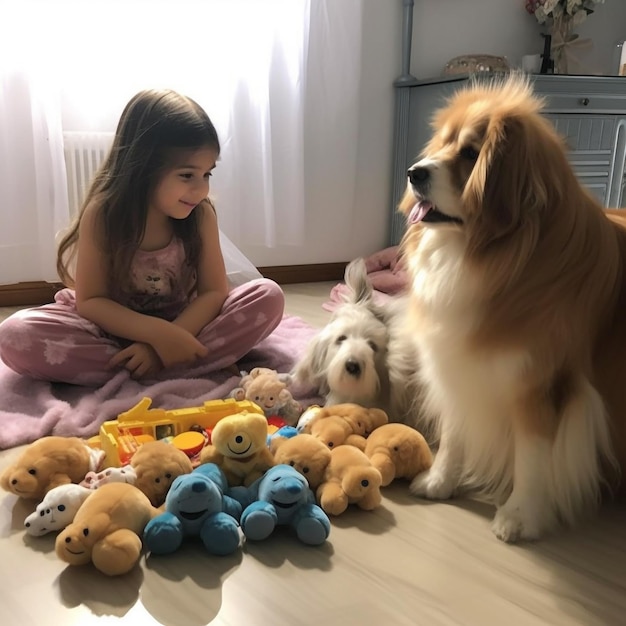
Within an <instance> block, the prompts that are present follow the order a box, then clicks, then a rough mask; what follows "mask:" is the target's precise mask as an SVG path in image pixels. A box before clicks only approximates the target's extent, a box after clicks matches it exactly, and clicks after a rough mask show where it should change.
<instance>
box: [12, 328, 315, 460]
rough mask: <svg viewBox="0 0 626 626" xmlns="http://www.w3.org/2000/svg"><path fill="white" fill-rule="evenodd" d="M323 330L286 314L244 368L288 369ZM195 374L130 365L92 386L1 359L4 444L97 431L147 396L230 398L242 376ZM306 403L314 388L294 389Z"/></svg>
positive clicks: (197, 400) (183, 401)
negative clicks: (139, 374) (54, 380)
mask: <svg viewBox="0 0 626 626" xmlns="http://www.w3.org/2000/svg"><path fill="white" fill-rule="evenodd" d="M316 332H317V330H316V329H315V328H314V327H312V326H310V325H309V324H307V323H306V322H305V321H304V320H303V319H301V318H299V317H294V316H285V317H284V318H283V321H282V322H281V323H280V324H279V326H278V328H276V330H275V331H274V332H273V333H272V334H271V335H270V336H269V337H268V338H267V339H265V340H264V341H263V342H261V343H260V344H259V345H258V346H257V347H256V348H255V349H254V350H253V351H252V352H250V354H248V356H247V357H246V359H245V361H243V362H240V363H239V366H240V367H241V369H242V370H246V371H249V370H250V369H252V368H253V367H258V366H263V367H269V368H272V369H275V370H277V371H278V372H288V371H290V370H291V368H292V366H293V364H294V362H295V360H296V359H297V358H298V356H299V355H300V354H301V353H302V351H303V350H304V347H305V345H306V343H307V342H308V341H309V339H310V338H311V337H312V336H313V335H314V334H315V333H316ZM191 376H193V378H185V379H172V380H166V381H161V382H155V383H150V384H146V383H142V382H139V381H135V380H133V379H132V378H130V377H129V375H128V372H126V371H125V370H124V371H122V372H119V373H117V374H115V375H114V376H113V378H112V379H111V380H110V381H109V382H108V383H107V384H106V385H104V386H103V387H100V388H99V389H92V388H86V387H77V386H72V385H59V384H50V383H46V382H41V381H35V380H31V379H27V378H23V377H21V376H18V375H17V374H15V373H14V372H13V371H12V370H10V369H9V368H8V367H7V366H6V365H4V363H2V361H0V449H5V448H11V447H13V446H18V445H22V444H26V443H31V442H33V441H35V440H36V439H38V438H40V437H43V436H46V435H63V436H77V437H91V436H92V435H95V434H96V433H97V432H98V429H99V427H100V424H102V422H104V421H106V420H110V419H115V418H116V417H117V415H118V414H119V413H122V412H123V411H126V410H128V409H129V408H131V407H132V406H134V405H135V404H136V403H137V402H139V400H141V399H142V398H143V397H144V396H149V397H150V398H152V406H154V407H161V408H165V409H177V408H184V407H190V406H198V405H201V404H202V403H203V402H204V401H205V400H218V399H222V398H227V397H228V394H229V393H230V392H231V391H232V390H233V389H234V388H235V387H236V386H237V385H238V383H239V381H240V378H239V377H237V376H234V375H231V374H228V373H226V372H223V371H220V372H213V373H211V374H207V373H206V372H203V371H202V368H196V370H194V371H192V372H191ZM291 391H292V393H293V395H294V397H295V398H296V399H298V400H299V401H300V402H301V403H302V404H303V406H305V407H306V406H309V405H310V404H315V403H321V398H318V397H316V396H315V395H314V392H313V390H307V389H297V388H292V389H291Z"/></svg>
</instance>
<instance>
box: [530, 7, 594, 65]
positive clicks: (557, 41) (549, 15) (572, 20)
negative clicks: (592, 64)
mask: <svg viewBox="0 0 626 626" xmlns="http://www.w3.org/2000/svg"><path fill="white" fill-rule="evenodd" d="M598 4H604V0H526V10H527V11H528V12H529V13H530V14H531V15H534V16H535V18H536V19H537V21H538V22H539V23H540V24H545V25H546V26H547V28H548V29H549V33H550V35H551V37H552V42H551V56H552V58H553V60H554V71H555V73H557V74H567V73H568V69H569V65H570V62H571V61H576V59H575V54H574V53H575V50H578V51H582V50H583V49H586V48H589V47H590V46H591V40H590V39H584V40H581V39H579V38H578V35H577V34H576V33H574V28H575V27H576V26H579V25H580V24H582V23H583V22H584V21H585V20H586V19H587V16H588V15H590V14H591V13H593V12H594V10H595V7H596V5H598Z"/></svg>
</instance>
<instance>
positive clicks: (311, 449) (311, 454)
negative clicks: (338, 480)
mask: <svg viewBox="0 0 626 626" xmlns="http://www.w3.org/2000/svg"><path fill="white" fill-rule="evenodd" d="M270 451H271V452H272V454H273V455H274V463H275V464H276V465H281V464H285V465H291V466H292V467H294V468H295V469H296V470H298V472H300V474H302V475H303V476H304V477H305V478H306V479H307V482H308V483H309V487H311V489H312V490H313V491H315V490H316V489H317V487H319V485H320V484H321V482H322V480H323V478H324V472H325V471H326V468H327V467H328V464H329V463H330V449H329V448H328V446H326V445H325V444H324V443H323V442H322V441H321V440H320V439H317V438H316V437H313V435H307V434H305V433H301V434H299V435H295V436H294V437H272V439H271V441H270Z"/></svg>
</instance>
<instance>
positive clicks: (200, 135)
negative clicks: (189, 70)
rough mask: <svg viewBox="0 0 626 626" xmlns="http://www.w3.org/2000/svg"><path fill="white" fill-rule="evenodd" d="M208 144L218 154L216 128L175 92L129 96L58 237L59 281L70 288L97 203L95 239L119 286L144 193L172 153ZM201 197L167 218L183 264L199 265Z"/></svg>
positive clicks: (139, 224)
mask: <svg viewBox="0 0 626 626" xmlns="http://www.w3.org/2000/svg"><path fill="white" fill-rule="evenodd" d="M200 148H211V149H213V150H215V151H216V152H217V153H218V154H219V151H220V144H219V139H218V137H217V132H216V130H215V127H214V126H213V124H212V122H211V120H210V119H209V117H208V115H207V114H206V113H205V111H204V110H203V109H202V108H201V107H200V106H199V105H198V104H197V103H196V102H194V101H193V100H191V99H190V98H187V97H185V96H181V95H180V94H178V93H176V92H175V91H171V90H164V91H156V90H147V91H141V92H139V93H138V94H137V95H135V96H134V97H133V98H132V99H131V100H130V102H129V103H128V104H127V105H126V107H125V109H124V111H123V113H122V116H121V118H120V121H119V124H118V126H117V130H116V132H115V138H114V140H113V146H112V147H111V150H110V152H109V154H108V156H107V158H106V160H105V162H104V164H103V165H102V167H101V168H100V170H99V171H98V173H97V174H96V177H95V179H94V181H93V182H92V184H91V187H90V189H89V191H88V193H87V197H86V198H85V200H84V202H83V204H82V206H81V209H80V212H79V214H78V216H77V217H76V218H75V220H74V222H73V223H72V225H71V226H70V228H69V230H68V232H67V233H66V234H65V236H64V237H63V238H62V240H61V242H60V244H59V248H58V252H57V271H58V273H59V276H60V278H61V280H62V281H63V283H64V284H65V285H68V286H73V285H74V277H73V275H72V272H71V270H70V265H71V263H72V260H73V258H74V256H75V254H76V248H77V245H76V244H77V242H78V232H79V227H80V222H81V219H82V217H83V214H84V211H85V207H87V206H88V205H90V204H91V203H96V206H97V209H98V218H97V220H98V229H97V232H98V234H99V240H98V241H97V244H98V245H99V246H100V248H101V250H102V251H103V253H104V254H105V257H106V259H107V261H108V267H109V276H108V280H109V283H110V285H111V286H114V287H115V288H116V289H122V290H125V288H127V287H128V283H129V280H130V266H131V262H132V259H133V256H134V255H135V252H136V251H137V249H138V247H139V244H140V242H141V239H142V237H143V234H144V230H145V225H146V218H147V214H148V203H149V199H150V195H151V193H152V191H153V190H154V188H155V187H156V185H157V183H158V181H159V178H160V176H161V175H162V174H163V172H164V171H165V170H166V169H167V167H168V166H169V165H170V164H171V162H172V159H173V156H174V154H175V153H176V151H177V150H181V149H182V150H197V149H200ZM206 206H210V203H209V202H208V201H205V202H202V203H201V205H200V206H198V207H197V208H196V209H195V210H194V211H192V212H191V214H190V215H189V217H187V218H186V219H183V220H172V226H173V229H174V234H175V236H177V237H178V238H180V239H181V240H182V241H183V244H184V246H185V253H186V259H187V263H188V264H189V265H190V267H192V268H194V269H195V268H196V267H197V265H198V261H199V257H200V252H201V247H202V242H201V239H200V233H199V230H198V223H199V219H200V218H201V213H200V211H202V210H204V209H205V208H206Z"/></svg>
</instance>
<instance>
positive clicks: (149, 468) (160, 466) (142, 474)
mask: <svg viewBox="0 0 626 626" xmlns="http://www.w3.org/2000/svg"><path fill="white" fill-rule="evenodd" d="M130 465H131V466H132V468H133V469H134V470H135V473H136V475H137V477H136V479H135V487H137V488H138V489H140V490H141V491H143V493H145V494H146V495H147V496H148V498H149V500H150V502H151V503H152V506H161V505H162V504H163V503H164V502H165V496H166V495H167V492H168V491H169V488H170V486H171V484H172V483H173V482H174V479H175V478H178V476H181V475H182V474H189V473H191V471H192V470H193V467H192V464H191V460H190V459H189V457H188V456H187V455H186V454H185V453H184V452H183V451H182V450H179V449H178V448H177V447H176V446H173V445H172V444H171V443H166V442H165V441H149V442H147V443H144V444H142V445H141V446H139V449H138V450H137V452H135V454H133V456H132V458H131V460H130Z"/></svg>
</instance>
